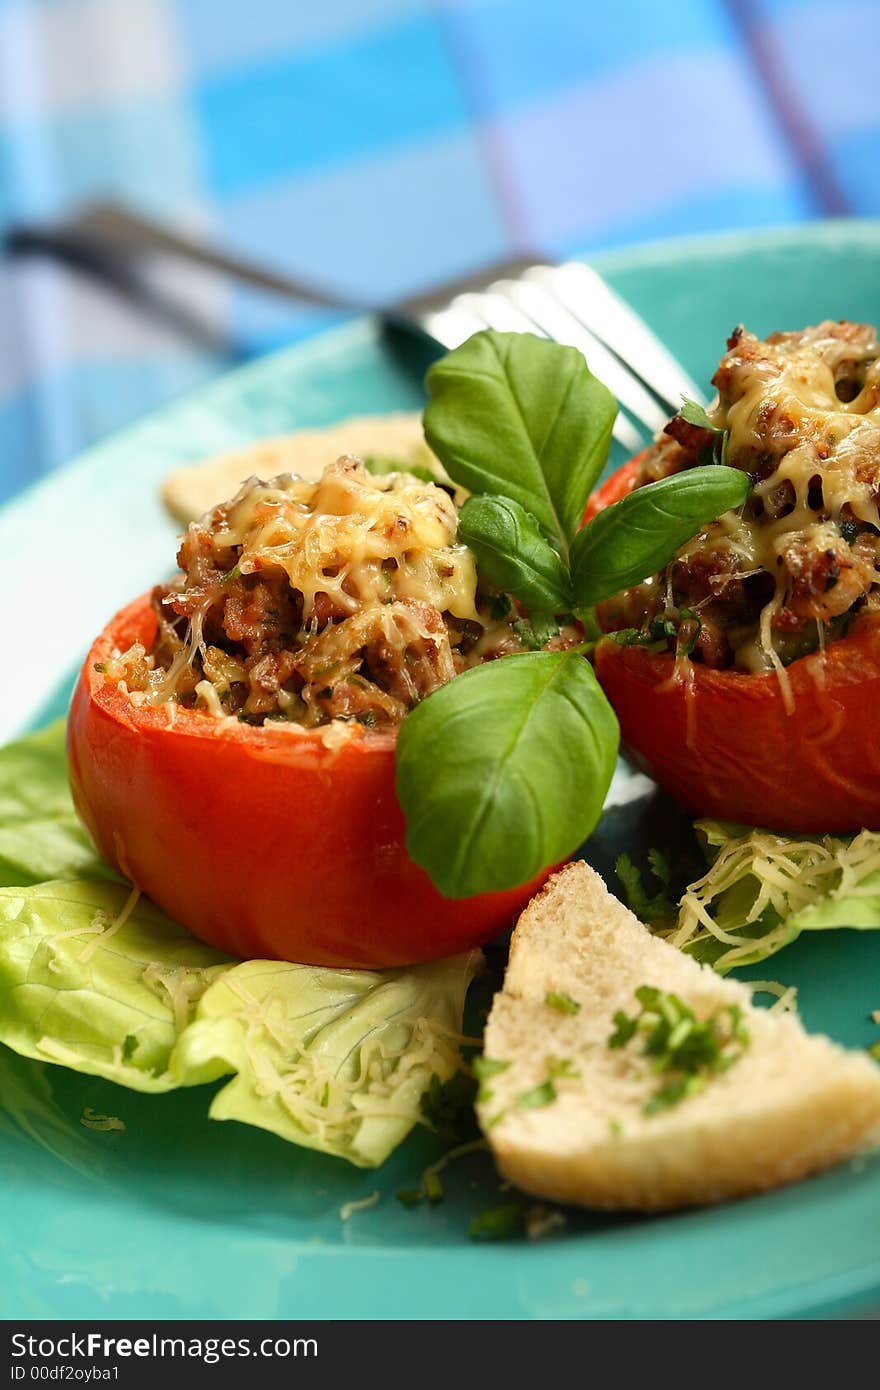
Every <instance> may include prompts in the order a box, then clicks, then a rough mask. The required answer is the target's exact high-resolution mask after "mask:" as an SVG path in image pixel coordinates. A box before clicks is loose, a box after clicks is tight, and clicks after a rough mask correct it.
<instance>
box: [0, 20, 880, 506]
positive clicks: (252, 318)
mask: <svg viewBox="0 0 880 1390" xmlns="http://www.w3.org/2000/svg"><path fill="white" fill-rule="evenodd" d="M878 52H880V5H878V4H877V3H875V0H839V3H822V2H821V0H812V3H810V2H809V0H670V3H665V4H663V3H657V2H656V0H629V3H627V4H626V5H625V6H623V5H608V4H604V3H603V4H594V3H592V0H542V3H540V4H538V3H535V0H321V3H314V2H313V0H285V3H281V0H0V233H2V232H3V231H5V230H8V228H9V226H10V225H12V224H14V223H15V222H18V221H23V220H34V219H41V218H47V219H48V218H52V217H56V216H58V215H61V214H63V213H64V212H65V211H66V210H68V209H70V208H71V207H73V206H75V205H77V204H78V203H81V202H83V201H84V200H87V199H90V198H96V197H101V196H105V195H108V194H112V195H114V196H117V197H123V198H125V199H126V200H128V201H129V202H130V203H131V204H133V205H134V206H136V207H139V208H141V209H143V210H145V211H147V212H150V213H152V214H158V215H160V216H161V217H163V218H165V219H168V220H170V221H173V222H176V223H178V224H179V225H181V226H183V227H185V228H187V229H189V230H191V231H195V232H199V233H202V234H204V235H206V236H210V237H211V238H213V239H214V240H216V241H218V242H220V243H222V244H224V245H226V246H227V247H229V248H231V249H233V250H238V251H240V252H242V253H245V254H247V255H249V256H251V257H255V258H257V259H258V260H261V261H263V262H265V263H267V264H269V265H272V266H276V267H278V268H279V269H281V270H288V271H290V272H294V273H296V272H298V273H301V274H307V275H311V276H313V277H314V278H315V279H319V280H321V281H323V282H325V283H327V284H330V285H334V286H336V287H338V288H339V289H340V290H342V291H345V292H346V293H348V294H350V295H352V296H354V297H356V298H362V299H364V300H370V301H376V300H385V299H390V298H393V297H394V296H397V295H401V294H404V293H406V292H408V291H412V290H415V289H417V288H420V287H422V286H423V285H426V284H428V283H431V282H436V281H440V280H442V279H444V278H445V277H447V276H450V275H453V274H456V273H459V272H462V271H465V270H468V269H470V268H472V267H474V266H477V265H480V264H481V263H483V262H486V261H490V260H492V259H494V258H497V257H502V256H505V255H508V254H510V253H511V252H532V251H534V252H536V253H540V254H543V255H550V256H558V255H565V254H567V253H571V252H573V251H583V250H587V251H588V250H590V249H591V248H596V249H598V248H605V247H608V246H612V245H619V244H624V243H628V242H632V241H638V240H641V239H644V238H654V237H665V236H669V235H676V234H681V233H694V232H701V231H706V230H712V229H720V228H725V229H737V228H746V227H757V226H768V225H774V224H779V223H786V222H793V221H799V220H803V219H806V218H812V217H817V216H829V215H832V216H841V215H843V216H846V215H851V214H857V215H872V214H875V215H876V214H878V213H880V83H878V82H877V79H876V63H877V55H878ZM157 274H160V277H161V285H162V288H163V290H164V291H165V292H166V293H170V294H172V295H173V297H174V298H175V299H180V301H181V302H182V303H183V304H185V305H186V306H187V307H188V308H189V309H191V310H192V311H193V312H194V313H197V314H198V315H200V316H201V318H203V319H204V320H205V321H206V322H208V323H210V324H211V325H212V326H213V328H214V329H215V330H216V332H217V333H218V335H219V337H220V339H221V340H222V343H223V346H221V347H220V348H218V349H211V350H207V349H206V348H205V347H204V345H197V344H196V343H194V342H193V341H192V340H191V339H189V338H188V337H187V336H186V335H184V334H182V333H180V332H179V331H177V330H175V329H172V328H171V327H170V326H169V325H168V324H167V323H163V322H161V321H159V320H157V319H154V318H152V317H148V316H146V315H144V314H142V313H141V314H138V313H136V312H134V311H133V310H132V308H131V307H130V306H129V305H128V304H126V303H125V302H124V301H121V300H119V299H118V298H116V297H115V296H114V295H113V294H111V293H110V292H108V291H106V290H103V289H99V288H98V287H96V286H95V285H94V284H93V283H91V282H88V281H86V280H84V279H83V278H82V277H80V276H75V275H73V274H72V273H71V272H69V271H67V270H64V269H62V268H59V267H56V266H52V265H49V264H47V263H45V262H42V261H37V260H27V261H16V262H11V261H8V260H7V261H6V262H3V261H2V260H0V500H2V499H3V498H4V497H7V496H9V495H11V494H12V493H14V492H16V491H18V490H19V489H20V488H21V487H23V486H24V485H26V484H27V483H28V482H29V481H32V480H33V479H35V478H37V477H38V476H39V475H40V474H42V473H44V472H46V471H47V470H49V469H51V468H53V467H55V466H56V465H57V464H58V463H59V462H61V461H62V460H63V459H64V458H65V457H68V456H70V455H71V454H73V453H75V452H76V451H77V450H78V449H79V448H81V447H82V446H83V445H84V444H86V443H88V442H90V441H91V440H93V439H95V438H97V437H99V436H100V435H102V434H105V433H106V432H107V431H108V430H110V429H113V428H115V427H116V426H118V425H121V424H123V423H125V422H127V421H129V420H130V419H132V418H134V417H135V416H137V415H139V414H141V413H142V412H143V411H145V410H147V409H149V408H150V407H151V406H154V405H156V404H158V403H159V402H160V401H163V400H165V399H167V398H169V397H170V396H173V395H174V394H176V393H178V392H180V391H181V390H183V389H185V388H186V387H187V386H190V385H192V384H194V383H196V382H198V381H202V380H204V379H206V378H207V377H210V376H212V375H215V374H216V373H218V372H219V371H222V370H223V369H224V368H225V367H227V366H229V365H231V364H233V363H234V362H237V361H240V360H241V359H242V358H244V357H248V356H251V355H253V354H256V353H259V352H263V351H265V350H267V349H269V348H271V347H274V346H276V345H278V344H281V343H284V342H289V341H292V340H293V339H295V338H297V337H300V336H303V335H304V334H307V333H310V332H313V331H314V330H315V329H316V328H318V327H320V326H321V325H322V324H323V323H325V322H327V321H329V317H330V316H328V315H326V314H321V313H319V312H317V311H315V310H306V309H304V308H302V307H300V306H297V305H293V304H290V303H285V302H281V301H279V300H277V299H273V298H270V297H269V296H268V295H262V294H256V293H253V292H245V291H241V290H239V289H237V288H232V287H231V286H230V285H228V284H225V283H222V282H220V281H218V280H217V279H216V278H214V277H209V276H206V275H201V274H196V273H194V272H192V271H186V270H181V269H180V268H170V267H166V268H164V269H163V270H162V271H161V272H157ZM782 326H792V325H780V327H782Z"/></svg>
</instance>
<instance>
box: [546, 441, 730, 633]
mask: <svg viewBox="0 0 880 1390" xmlns="http://www.w3.org/2000/svg"><path fill="white" fill-rule="evenodd" d="M751 486H752V485H751V482H750V481H749V477H748V474H746V473H742V472H740V470H739V469H738V468H721V467H719V466H718V465H717V464H708V465H707V466H706V467H704V468H689V469H688V470H687V471H686V472H684V473H675V474H673V476H672V477H671V478H662V479H661V480H660V482H659V483H649V484H648V486H647V487H640V488H636V490H635V492H631V493H630V494H629V496H628V497H624V498H623V499H622V501H620V502H615V503H614V504H613V505H612V506H610V507H606V508H605V510H604V511H601V512H599V513H598V515H597V516H595V517H594V518H593V520H592V521H591V522H590V523H589V524H588V525H587V526H585V527H584V529H583V530H582V531H581V532H579V534H578V535H577V536H576V538H575V541H574V544H573V545H572V547H571V570H572V582H573V587H574V599H575V606H576V607H577V608H579V609H580V608H591V607H592V606H593V604H595V603H598V602H599V600H600V599H603V598H608V597H609V596H610V595H611V594H616V593H619V592H620V590H621V589H628V588H629V587H630V586H631V585H632V584H639V583H641V581H642V580H643V579H647V578H648V576H649V575H652V574H656V573H657V572H658V570H661V569H662V568H663V566H664V565H666V564H668V562H669V561H670V560H671V559H672V557H673V556H674V555H675V553H676V551H677V550H680V549H681V547H682V546H683V545H684V544H685V542H686V541H689V540H690V539H691V537H692V536H695V535H696V533H697V532H698V531H699V529H700V527H701V526H705V525H706V524H707V522H710V521H714V520H715V518H716V517H718V516H721V514H722V512H726V511H729V510H730V509H731V507H739V506H741V505H742V504H743V502H745V500H746V498H747V497H748V495H749V492H750V491H751Z"/></svg>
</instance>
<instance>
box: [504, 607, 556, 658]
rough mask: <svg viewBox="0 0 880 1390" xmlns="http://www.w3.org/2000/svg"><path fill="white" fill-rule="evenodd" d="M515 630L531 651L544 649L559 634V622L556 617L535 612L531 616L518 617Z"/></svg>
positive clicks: (514, 626) (514, 625)
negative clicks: (548, 616)
mask: <svg viewBox="0 0 880 1390" xmlns="http://www.w3.org/2000/svg"><path fill="white" fill-rule="evenodd" d="M513 630H514V632H515V633H516V635H517V637H518V638H519V640H520V641H521V642H522V644H523V646H524V647H526V648H527V649H528V651H530V652H539V651H542V650H543V648H544V647H546V645H547V643H548V642H550V641H551V640H552V639H553V638H554V637H558V636H559V624H558V623H557V622H556V620H555V618H547V617H543V616H542V615H541V614H540V613H535V614H533V615H532V617H531V618H517V620H516V622H515V623H514V624H513Z"/></svg>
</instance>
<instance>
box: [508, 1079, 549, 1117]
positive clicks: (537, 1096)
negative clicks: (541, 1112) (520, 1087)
mask: <svg viewBox="0 0 880 1390" xmlns="http://www.w3.org/2000/svg"><path fill="white" fill-rule="evenodd" d="M556 1096H557V1091H556V1087H555V1086H554V1085H553V1082H552V1081H549V1080H548V1081H542V1082H540V1083H539V1085H537V1086H533V1087H532V1089H531V1090H530V1091H523V1092H522V1094H521V1095H518V1096H517V1098H516V1104H517V1105H518V1106H519V1108H520V1109H521V1110H538V1109H539V1108H540V1107H541V1106H542V1105H550V1103H551V1102H552V1101H554V1100H555V1099H556Z"/></svg>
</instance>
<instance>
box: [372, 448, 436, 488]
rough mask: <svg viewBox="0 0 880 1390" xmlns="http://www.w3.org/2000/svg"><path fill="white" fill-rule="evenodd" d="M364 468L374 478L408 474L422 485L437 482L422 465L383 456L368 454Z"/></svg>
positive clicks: (428, 469) (433, 474) (434, 474)
mask: <svg viewBox="0 0 880 1390" xmlns="http://www.w3.org/2000/svg"><path fill="white" fill-rule="evenodd" d="M364 468H366V470H367V472H368V473H372V475H373V477H374V478H384V477H386V476H387V475H388V474H389V473H408V474H409V475H410V477H411V478H418V479H419V480H420V482H423V483H436V482H437V474H436V473H432V472H431V470H430V468H425V466H424V464H421V463H409V462H408V461H407V460H406V459H395V458H389V457H387V456H386V455H383V454H368V455H367V457H366V458H365V459H364Z"/></svg>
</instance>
